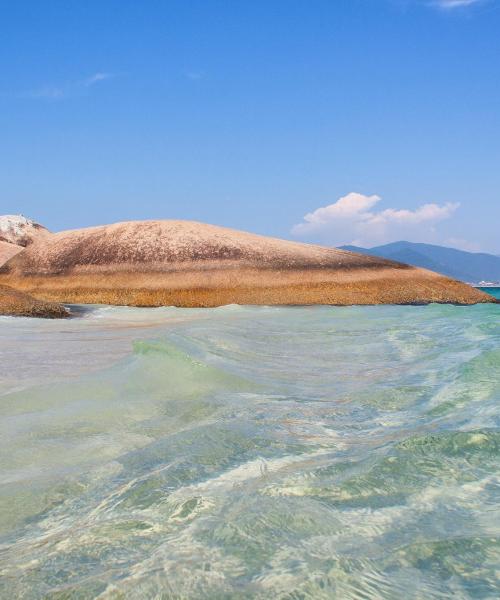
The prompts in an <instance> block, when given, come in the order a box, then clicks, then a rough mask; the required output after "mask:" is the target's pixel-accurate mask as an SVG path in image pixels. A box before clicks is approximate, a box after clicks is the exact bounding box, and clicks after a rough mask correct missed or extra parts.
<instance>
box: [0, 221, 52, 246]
mask: <svg viewBox="0 0 500 600" xmlns="http://www.w3.org/2000/svg"><path fill="white" fill-rule="evenodd" d="M46 235H50V232H49V231H48V229H45V227H43V225H40V224H39V223H36V222H35V221H33V220H31V219H27V218H26V217H23V216H22V215H1V216H0V241H2V242H9V243H10V244H15V245H16V246H22V247H23V248H24V247H26V246H29V245H30V244H32V243H33V242H34V241H36V240H39V239H40V238H43V237H44V236H46Z"/></svg>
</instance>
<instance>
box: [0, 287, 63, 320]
mask: <svg viewBox="0 0 500 600" xmlns="http://www.w3.org/2000/svg"><path fill="white" fill-rule="evenodd" d="M0 315H7V316H15V317H43V318H46V319H61V318H64V317H68V316H69V312H68V311H67V310H66V309H65V308H64V307H62V306H60V305H59V304H55V303H53V302H45V301H43V300H37V299H36V298H33V297H32V296H30V295H28V294H25V293H23V292H19V291H17V290H13V289H12V288H9V287H7V286H5V285H0Z"/></svg>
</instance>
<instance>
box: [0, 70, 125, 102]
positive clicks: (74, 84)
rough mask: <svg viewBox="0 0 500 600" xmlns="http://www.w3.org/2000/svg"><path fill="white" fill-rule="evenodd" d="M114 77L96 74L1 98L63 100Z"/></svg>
mask: <svg viewBox="0 0 500 600" xmlns="http://www.w3.org/2000/svg"><path fill="white" fill-rule="evenodd" d="M112 77H114V75H113V73H105V72H97V73H94V74H93V75H90V76H89V77H86V78H85V79H78V80H76V81H66V82H63V83H60V84H58V85H44V86H42V87H39V88H35V89H32V90H27V91H24V92H16V93H7V94H5V93H4V94H2V95H3V96H9V97H15V98H34V99H42V100H63V99H64V98H68V97H71V96H75V95H77V94H78V93H82V91H83V90H84V89H85V88H90V87H93V86H94V85H96V84H98V83H100V82H102V81H106V80H107V79H111V78H112Z"/></svg>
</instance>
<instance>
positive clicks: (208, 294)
mask: <svg viewBox="0 0 500 600" xmlns="http://www.w3.org/2000/svg"><path fill="white" fill-rule="evenodd" d="M0 283H4V284H7V285H10V286H12V287H14V288H16V289H19V290H24V291H26V292H29V293H32V294H34V295H35V296H36V297H38V298H41V299H46V300H55V301H59V302H71V303H106V304H121V305H135V306H160V305H176V306H218V305H223V304H231V303H237V304H296V305H297V304H335V305H346V304H389V303H395V304H411V303H429V302H442V303H459V304H473V303H477V302H491V301H493V299H492V298H491V296H488V295H486V294H484V293H482V292H481V291H479V290H476V289H474V288H472V287H470V286H468V285H465V284H463V283H460V282H458V281H455V280H452V279H449V278H447V277H443V276H441V275H438V274H436V273H432V272H430V271H426V270H423V269H418V268H415V267H410V266H408V265H403V264H400V263H395V262H392V261H389V260H385V259H381V258H376V257H370V256H364V255H360V254H354V253H352V252H347V251H342V250H337V249H333V248H324V247H321V246H314V245H309V244H300V243H296V242H290V241H285V240H279V239H274V238H269V237H263V236H259V235H254V234H250V233H244V232H240V231H234V230H232V229H226V228H223V227H216V226H213V225H205V224H201V223H195V222H189V221H142V222H137V221H134V222H127V223H116V224H114V225H107V226H102V227H92V228H88V229H79V230H74V231H64V232H61V233H56V234H51V235H49V236H47V237H45V238H44V239H43V241H42V240H39V241H35V242H34V243H33V244H31V245H30V246H28V247H27V248H26V249H25V250H24V251H23V252H22V253H20V254H19V255H17V256H15V257H13V258H12V259H11V260H10V261H9V262H8V263H6V264H5V265H4V266H3V267H1V268H0Z"/></svg>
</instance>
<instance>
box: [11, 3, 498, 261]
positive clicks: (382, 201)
mask: <svg viewBox="0 0 500 600" xmlns="http://www.w3.org/2000/svg"><path fill="white" fill-rule="evenodd" d="M499 31H500V2H499V0H441V1H440V0H436V1H433V0H429V1H427V0H334V1H332V0H324V1H323V0H308V1H306V0H301V1H298V0H254V1H252V2H250V1H248V0H246V1H243V0H225V1H219V0H190V1H189V2H187V1H185V0H179V1H176V0H144V1H141V2H137V1H135V0H134V1H132V0H85V2H82V1H77V0H51V1H50V2H40V1H38V0H36V1H31V2H29V1H23V0H16V2H12V1H10V0H0V72H1V79H0V214H4V213H7V214H9V213H23V214H25V215H27V216H31V217H32V218H34V219H36V220H38V221H40V222H41V223H43V224H45V225H46V226H47V227H49V228H50V229H52V230H54V231H57V230H61V229H66V228H74V227H80V226H88V225H94V224H101V223H109V222H114V221H119V220H129V219H150V218H180V219H195V220H199V221H205V222H210V223H216V224H220V225H226V226H229V227H235V228H239V229H245V230H249V231H254V232H258V233H263V234H268V235H275V236H279V237H286V238H290V239H299V240H304V241H314V242H322V243H326V244H340V243H348V242H358V243H361V244H364V245H370V244H375V243H383V242H386V241H393V240H395V239H401V238H407V239H412V240H414V241H430V242H436V243H446V244H448V245H454V246H457V247H464V248H471V249H475V250H479V249H481V250H486V251H491V252H495V253H500V235H499V223H500V194H499V190H500V35H499ZM339 199H341V200H340V201H339Z"/></svg>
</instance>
